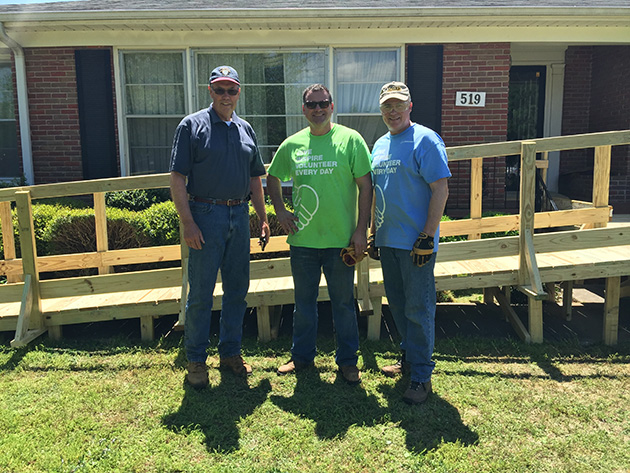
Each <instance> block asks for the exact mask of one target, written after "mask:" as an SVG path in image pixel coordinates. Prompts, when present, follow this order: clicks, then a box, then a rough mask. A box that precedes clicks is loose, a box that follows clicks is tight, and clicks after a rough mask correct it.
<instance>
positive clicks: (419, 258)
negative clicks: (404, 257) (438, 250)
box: [410, 232, 434, 267]
mask: <svg viewBox="0 0 630 473" xmlns="http://www.w3.org/2000/svg"><path fill="white" fill-rule="evenodd" d="M433 247H434V244H433V237H432V236H429V235H427V234H426V233H424V232H422V233H420V236H418V239H417V240H416V242H415V243H414V244H413V248H412V249H411V253H410V254H411V257H412V258H413V264H415V265H416V266H418V267H422V266H424V265H425V264H427V263H428V262H429V261H430V260H431V257H432V256H433Z"/></svg>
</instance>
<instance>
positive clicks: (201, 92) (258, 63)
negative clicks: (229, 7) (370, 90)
mask: <svg viewBox="0 0 630 473" xmlns="http://www.w3.org/2000/svg"><path fill="white" fill-rule="evenodd" d="M221 65H230V66H232V67H234V69H236V71H237V72H238V74H239V78H240V80H241V87H242V91H241V97H240V99H239V101H238V104H237V107H236V113H237V114H238V115H239V116H240V117H241V118H243V119H245V120H247V121H248V122H250V123H251V125H252V127H253V128H254V131H255V132H256V136H257V137H258V144H259V146H260V149H261V154H262V156H263V160H264V161H265V162H266V163H268V162H270V161H271V158H272V156H273V152H274V151H275V150H276V149H277V147H278V146H279V145H280V143H281V142H282V141H283V140H284V139H285V138H286V137H287V136H289V135H291V134H293V133H295V132H296V131H298V130H300V129H301V128H304V127H305V126H306V125H307V122H306V120H305V119H304V118H303V115H302V92H303V90H304V89H305V88H306V87H307V86H309V85H311V84H314V83H317V82H319V83H324V82H325V81H326V77H327V76H326V70H327V68H326V53H325V52H324V51H307V52H266V53H235V54H211V53H206V52H198V53H197V55H196V67H197V73H196V76H197V108H198V109H201V108H205V107H207V106H208V105H209V103H210V96H209V94H208V78H209V77H210V72H212V69H214V68H215V67H218V66H221Z"/></svg>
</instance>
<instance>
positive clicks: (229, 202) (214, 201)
mask: <svg viewBox="0 0 630 473" xmlns="http://www.w3.org/2000/svg"><path fill="white" fill-rule="evenodd" d="M190 200H194V201H195V202H204V203H206V204H215V205H227V206H228V207H232V206H233V205H241V204H244V203H245V202H247V200H245V199H228V200H217V199H204V198H203V197H197V196H196V195H191V196H190Z"/></svg>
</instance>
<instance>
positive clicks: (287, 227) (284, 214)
mask: <svg viewBox="0 0 630 473" xmlns="http://www.w3.org/2000/svg"><path fill="white" fill-rule="evenodd" d="M276 217H277V218H278V223H280V226H281V227H282V229H283V230H284V231H285V233H287V234H289V235H293V234H294V233H296V232H297V231H298V227H297V225H296V224H295V222H297V221H298V218H297V217H296V216H295V215H294V214H293V213H292V212H289V211H288V210H287V209H284V210H281V211H280V212H276Z"/></svg>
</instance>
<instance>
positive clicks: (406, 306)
mask: <svg viewBox="0 0 630 473" xmlns="http://www.w3.org/2000/svg"><path fill="white" fill-rule="evenodd" d="M380 254H381V266H382V268H383V279H384V282H385V294H386V295H387V302H388V303H389V309H390V310H391V312H392V316H393V317H394V322H395V323H396V328H397V329H398V332H399V333H400V335H401V337H402V342H401V343H400V348H401V349H402V350H404V352H405V357H406V360H407V362H409V364H410V366H411V381H417V382H419V383H425V382H427V381H429V380H430V379H431V374H432V373H433V368H434V367H435V363H434V362H433V361H432V360H431V356H432V355H433V345H434V342H435V303H436V296H435V276H434V274H433V270H434V268H435V256H433V257H432V258H431V260H430V261H429V262H428V263H427V264H425V265H424V266H422V267H420V268H419V267H418V266H416V265H415V264H413V260H412V259H411V256H410V255H409V250H399V249H396V248H387V247H381V248H380Z"/></svg>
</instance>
